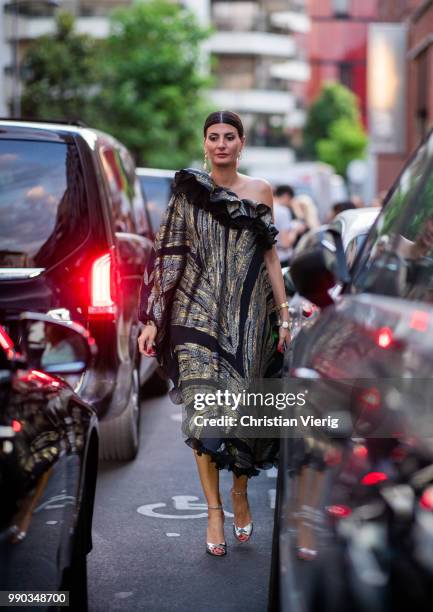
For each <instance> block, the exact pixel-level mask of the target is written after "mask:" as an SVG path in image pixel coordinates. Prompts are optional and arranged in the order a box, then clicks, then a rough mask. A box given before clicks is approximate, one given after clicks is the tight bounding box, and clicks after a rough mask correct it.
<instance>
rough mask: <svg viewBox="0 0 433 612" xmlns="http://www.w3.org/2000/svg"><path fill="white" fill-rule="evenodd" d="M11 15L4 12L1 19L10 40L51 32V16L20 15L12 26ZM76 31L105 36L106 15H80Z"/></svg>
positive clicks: (106, 27)
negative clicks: (15, 24)
mask: <svg viewBox="0 0 433 612" xmlns="http://www.w3.org/2000/svg"><path fill="white" fill-rule="evenodd" d="M13 19H14V17H13V16H12V15H8V14H6V15H5V16H4V20H3V33H4V39H5V40H7V41H8V42H11V41H13V40H15V39H18V40H33V39H35V38H37V37H38V36H42V35H43V34H53V33H54V31H55V21H54V19H53V18H52V17H31V18H28V17H26V16H24V15H20V16H19V17H18V19H17V26H16V27H14V24H13V23H12V20H13ZM76 31H77V32H78V33H80V34H91V35H92V36H94V37H95V38H106V37H107V36H108V31H109V22H108V18H106V17H80V18H78V19H77V22H76Z"/></svg>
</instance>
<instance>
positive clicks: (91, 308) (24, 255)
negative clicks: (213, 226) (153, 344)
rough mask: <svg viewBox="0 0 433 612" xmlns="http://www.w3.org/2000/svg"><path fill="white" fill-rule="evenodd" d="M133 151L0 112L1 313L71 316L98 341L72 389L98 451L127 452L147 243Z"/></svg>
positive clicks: (135, 410)
mask: <svg viewBox="0 0 433 612" xmlns="http://www.w3.org/2000/svg"><path fill="white" fill-rule="evenodd" d="M151 236H152V231H151V229H150V227H149V225H148V217H147V215H146V211H145V207H144V202H143V198H142V194H141V190H140V185H139V182H138V179H137V177H136V174H135V166H134V163H133V160H132V158H131V156H130V154H129V153H128V151H127V150H126V149H125V147H124V146H122V145H121V144H120V143H119V142H118V141H116V140H115V139H113V138H112V137H110V136H108V135H107V134H103V133H101V132H98V131H95V130H93V129H89V128H86V127H80V126H75V125H66V124H65V125H63V124H59V123H56V124H51V123H44V122H27V121H14V120H1V121H0V320H1V321H2V322H5V323H6V325H7V328H8V331H9V333H10V335H11V336H12V337H13V335H14V320H16V318H17V317H18V315H19V314H20V313H21V312H23V311H26V310H30V311H37V312H41V313H45V314H50V315H52V316H57V317H58V318H60V319H64V320H72V321H77V322H79V323H81V324H82V325H84V326H85V327H86V328H87V329H89V331H90V333H91V335H92V336H93V337H94V338H95V340H96V342H97V345H98V349H99V351H98V359H97V362H96V365H95V367H94V368H93V369H92V370H91V371H90V372H88V373H87V375H86V380H85V382H84V383H83V384H82V386H81V389H80V396H81V397H82V398H83V399H84V400H85V401H87V402H90V403H91V404H92V405H93V406H94V407H95V408H96V410H97V413H98V415H99V417H100V420H101V423H100V433H101V446H100V448H101V453H100V454H101V456H102V457H104V458H113V459H130V458H133V457H134V456H135V455H136V453H137V449H138V425H139V405H140V404H139V389H140V383H144V382H145V381H146V380H147V379H149V378H150V376H151V375H152V374H153V373H154V372H155V370H156V367H157V363H156V361H155V360H148V359H146V360H144V359H143V360H142V361H141V362H140V357H139V353H138V351H137V341H136V340H137V335H138V332H139V323H138V320H137V300H138V295H139V284H140V280H141V276H142V273H143V271H144V266H145V264H146V261H147V259H148V257H149V255H150V251H151V249H152V241H151Z"/></svg>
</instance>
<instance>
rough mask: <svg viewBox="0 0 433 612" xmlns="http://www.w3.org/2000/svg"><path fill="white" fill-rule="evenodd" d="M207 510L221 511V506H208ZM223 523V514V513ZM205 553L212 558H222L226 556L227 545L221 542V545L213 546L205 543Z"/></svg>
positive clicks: (210, 543)
mask: <svg viewBox="0 0 433 612" xmlns="http://www.w3.org/2000/svg"><path fill="white" fill-rule="evenodd" d="M207 508H208V510H222V509H223V507H222V506H208V507H207ZM223 521H224V512H223ZM206 552H207V553H209V554H210V555H212V556H213V557H224V555H226V554H227V544H226V542H222V543H221V544H213V543H212V542H206Z"/></svg>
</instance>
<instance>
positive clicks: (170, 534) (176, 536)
mask: <svg viewBox="0 0 433 612" xmlns="http://www.w3.org/2000/svg"><path fill="white" fill-rule="evenodd" d="M165 535H166V536H168V537H169V538H178V537H179V536H180V533H166V534H165Z"/></svg>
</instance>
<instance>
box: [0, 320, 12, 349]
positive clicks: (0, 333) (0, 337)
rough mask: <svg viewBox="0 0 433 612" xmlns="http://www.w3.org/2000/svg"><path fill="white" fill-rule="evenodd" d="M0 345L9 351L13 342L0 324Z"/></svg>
mask: <svg viewBox="0 0 433 612" xmlns="http://www.w3.org/2000/svg"><path fill="white" fill-rule="evenodd" d="M0 346H1V347H2V349H4V350H5V351H11V350H12V349H13V348H14V343H13V342H12V340H11V338H9V336H8V334H7V333H6V331H5V329H4V328H3V327H2V326H1V325H0Z"/></svg>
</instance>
